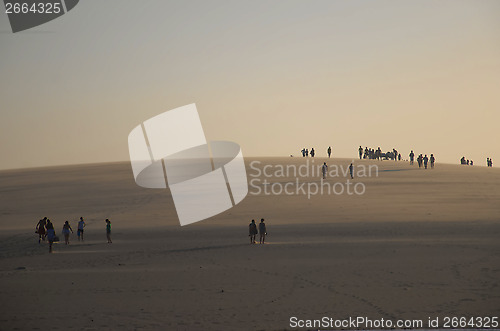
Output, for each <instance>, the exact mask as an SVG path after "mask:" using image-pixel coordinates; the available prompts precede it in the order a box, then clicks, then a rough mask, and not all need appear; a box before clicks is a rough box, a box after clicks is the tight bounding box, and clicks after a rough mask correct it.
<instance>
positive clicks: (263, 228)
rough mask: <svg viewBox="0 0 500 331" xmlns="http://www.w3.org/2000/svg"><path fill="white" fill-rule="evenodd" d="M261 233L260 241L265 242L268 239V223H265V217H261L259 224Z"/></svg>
mask: <svg viewBox="0 0 500 331" xmlns="http://www.w3.org/2000/svg"><path fill="white" fill-rule="evenodd" d="M259 233H260V243H261V244H263V243H264V241H265V240H266V234H267V230H266V223H264V219H263V218H261V219H260V224H259Z"/></svg>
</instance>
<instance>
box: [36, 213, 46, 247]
mask: <svg viewBox="0 0 500 331" xmlns="http://www.w3.org/2000/svg"><path fill="white" fill-rule="evenodd" d="M46 224H47V217H44V218H43V219H41V220H39V221H38V223H37V225H36V233H38V243H40V241H41V240H43V241H45V236H46V235H47V231H45V225H46Z"/></svg>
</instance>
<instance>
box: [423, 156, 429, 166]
mask: <svg viewBox="0 0 500 331" xmlns="http://www.w3.org/2000/svg"><path fill="white" fill-rule="evenodd" d="M427 162H429V158H428V157H427V154H425V156H424V167H425V169H427Z"/></svg>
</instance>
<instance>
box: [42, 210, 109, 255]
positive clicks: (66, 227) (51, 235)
mask: <svg viewBox="0 0 500 331" xmlns="http://www.w3.org/2000/svg"><path fill="white" fill-rule="evenodd" d="M105 222H106V237H107V239H108V243H112V241H111V221H110V220H109V219H106V221H105ZM84 228H85V220H84V219H83V217H80V221H79V222H78V232H77V233H78V241H80V239H81V240H82V241H83V232H84ZM35 233H37V234H38V243H39V244H40V243H41V242H42V241H45V239H47V241H48V243H49V253H52V245H53V244H54V242H58V241H59V237H58V236H57V235H56V232H55V230H54V224H53V223H52V222H51V221H50V219H48V218H47V217H44V218H43V219H41V220H39V221H38V223H37V225H36V229H35ZM61 233H62V234H63V235H64V243H65V244H66V245H69V239H70V234H71V233H73V229H72V228H71V225H70V223H69V221H65V222H64V224H63V227H62V231H61Z"/></svg>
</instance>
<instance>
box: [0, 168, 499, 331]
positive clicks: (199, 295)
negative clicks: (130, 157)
mask: <svg viewBox="0 0 500 331" xmlns="http://www.w3.org/2000/svg"><path fill="white" fill-rule="evenodd" d="M254 161H260V163H255V162H254ZM324 161H326V162H327V163H328V164H329V165H330V170H332V169H334V168H335V166H338V167H339V169H340V168H342V169H344V170H345V169H346V167H347V166H348V165H349V164H350V162H351V160H350V159H335V160H327V159H324V158H318V159H316V160H315V161H314V166H317V165H320V164H322V163H323V162H324ZM354 161H355V162H354V164H355V165H356V166H358V165H362V166H367V165H373V164H376V165H377V166H378V176H375V175H372V177H358V176H355V178H354V180H352V183H353V184H355V183H362V184H363V185H364V187H365V193H364V194H362V195H357V194H352V195H348V194H341V195H336V194H312V195H311V196H310V198H308V196H307V194H302V193H301V192H300V191H299V194H294V195H287V194H285V193H284V192H281V194H277V195H274V194H269V195H266V194H265V193H264V192H265V190H266V189H268V191H270V190H272V188H273V185H274V189H275V191H277V190H278V189H279V188H280V187H284V185H286V184H287V183H292V184H294V183H295V184H294V185H292V184H289V185H288V189H289V190H293V189H294V188H295V187H296V186H297V183H298V184H299V185H300V184H304V186H306V187H307V185H309V184H310V183H315V184H314V185H323V183H322V182H321V179H320V175H318V174H316V175H309V176H300V178H298V180H299V182H297V178H296V177H295V176H292V175H290V174H288V175H286V174H285V175H284V176H280V175H279V173H278V174H277V173H276V172H275V171H279V168H280V167H281V166H284V167H287V166H288V167H289V168H290V169H292V168H293V167H299V166H301V165H304V164H307V162H308V161H307V160H305V159H303V158H259V159H251V158H249V159H247V160H246V163H247V173H248V176H249V180H254V181H253V182H252V183H253V186H252V185H251V187H250V188H249V190H250V192H249V195H248V196H247V197H246V198H245V200H243V201H242V202H241V203H240V204H238V205H237V206H236V207H234V208H232V209H230V210H228V211H226V212H224V213H222V214H219V215H217V216H214V217H212V218H210V219H207V220H204V221H202V222H199V223H196V224H193V225H190V226H186V227H180V226H179V224H178V220H177V216H176V212H175V208H174V205H173V202H172V198H171V196H170V193H169V191H168V190H150V189H143V188H140V187H138V186H136V185H135V183H134V180H133V177H132V174H131V169H130V165H129V164H128V163H115V164H96V165H82V166H66V167H51V168H44V169H25V170H15V171H2V172H0V183H1V184H0V206H1V208H0V212H1V213H2V222H1V223H0V229H1V230H2V231H1V232H0V236H1V239H2V240H1V241H0V242H1V244H0V261H1V272H0V278H1V281H0V293H1V294H2V298H8V305H6V306H5V307H4V308H3V309H2V313H1V314H0V329H16V328H18V329H22V330H24V329H33V328H36V327H39V328H44V327H47V326H50V327H51V328H54V329H61V330H63V329H64V330H66V329H75V330H76V329H77V330H82V329H83V330H102V329H117V328H122V329H169V330H198V329H203V330H235V329H238V330H283V329H292V327H291V326H290V317H292V316H296V317H298V318H301V319H317V318H322V317H323V316H329V317H333V318H338V319H344V318H349V317H356V316H367V317H370V318H373V319H380V318H384V319H391V320H394V321H395V320H397V319H421V320H424V321H427V319H428V317H431V318H435V317H440V318H441V319H443V318H444V317H446V316H449V317H461V316H465V317H473V316H495V314H496V316H498V308H499V307H500V292H499V290H498V286H499V279H500V267H499V266H500V254H499V253H500V244H499V241H498V234H499V233H500V219H499V215H500V204H499V203H498V201H500V189H499V184H500V171H499V170H498V169H496V168H486V167H477V166H474V167H467V166H459V165H442V164H437V165H436V168H435V169H432V170H431V169H428V170H423V169H418V168H417V167H416V166H409V165H408V163H406V162H393V161H383V162H375V161H358V160H354ZM251 162H254V163H253V166H251V165H250V163H251ZM309 162H310V163H309V165H310V166H312V161H311V160H310V159H309ZM265 166H268V167H267V168H266V169H267V171H268V172H271V173H273V176H272V177H270V178H265V176H264V174H263V173H261V174H260V176H258V175H259V170H261V171H262V172H263V171H264V170H263V169H264V167H265ZM356 169H358V168H356ZM341 171H342V170H341ZM264 179H267V180H268V182H267V183H264ZM346 181H347V178H346V177H344V176H343V175H342V176H339V177H327V179H326V180H325V181H324V182H326V183H327V184H329V185H334V184H335V183H337V182H338V183H346ZM276 183H279V184H276ZM314 185H312V184H311V186H310V187H311V188H312V189H313V188H314ZM324 185H326V184H324ZM339 185H340V184H339ZM324 187H326V186H324ZM337 187H340V186H337ZM259 191H260V193H259ZM256 193H258V194H256ZM44 216H47V217H49V218H51V219H52V220H53V222H54V224H55V226H56V230H57V232H58V233H60V230H61V227H62V224H63V221H65V220H70V221H72V226H73V228H76V220H77V219H78V218H79V217H80V216H84V217H86V219H87V228H86V229H87V231H86V236H87V237H86V238H87V240H86V241H85V242H84V243H81V242H78V241H76V235H73V236H72V238H71V244H70V245H69V246H65V245H64V244H63V243H58V244H56V245H55V248H54V253H53V254H49V253H48V248H47V245H46V244H42V245H38V243H37V239H36V236H35V233H34V228H35V225H36V222H37V221H38V219H40V218H41V217H44ZM261 217H264V218H265V219H266V223H267V226H268V233H269V236H268V244H266V245H250V244H249V243H248V234H247V232H248V230H247V225H248V223H249V221H250V220H251V219H252V218H254V219H256V220H258V219H260V218H261ZM105 218H109V219H111V220H112V225H113V244H107V243H106V238H105V232H104V228H105V224H104V219H105ZM424 326H425V325H424Z"/></svg>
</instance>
